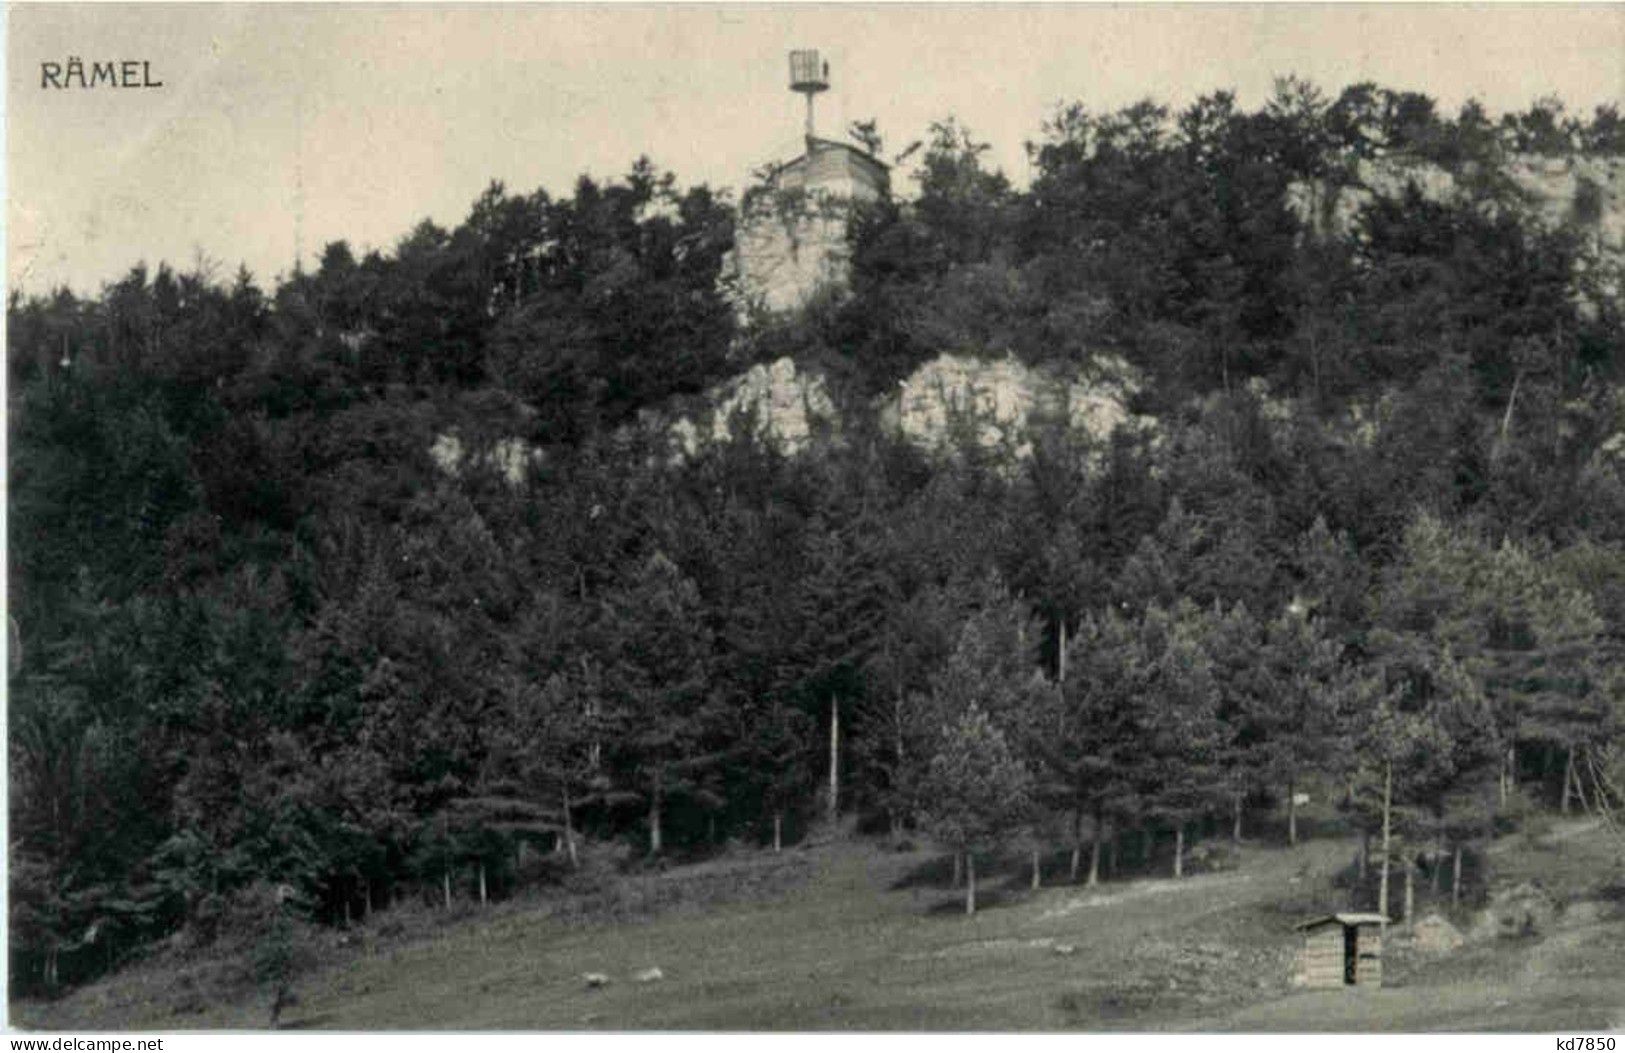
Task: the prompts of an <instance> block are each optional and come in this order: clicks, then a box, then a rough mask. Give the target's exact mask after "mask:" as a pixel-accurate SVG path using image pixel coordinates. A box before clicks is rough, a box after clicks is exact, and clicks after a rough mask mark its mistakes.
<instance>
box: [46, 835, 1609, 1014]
mask: <svg viewBox="0 0 1625 1053" xmlns="http://www.w3.org/2000/svg"><path fill="white" fill-rule="evenodd" d="M1597 842H1598V839H1597V838H1571V839H1568V840H1567V841H1565V842H1564V843H1563V844H1562V846H1561V847H1562V852H1561V853H1560V852H1559V851H1558V850H1557V849H1556V848H1554V847H1552V846H1550V845H1548V846H1545V847H1536V846H1532V845H1521V846H1520V847H1518V848H1516V850H1514V851H1509V852H1504V853H1503V858H1502V859H1500V860H1499V861H1498V863H1497V869H1498V871H1500V872H1501V873H1502V874H1503V876H1513V877H1516V876H1520V875H1521V874H1522V873H1524V872H1530V871H1533V870H1535V869H1537V868H1539V869H1540V870H1541V873H1542V875H1543V876H1545V877H1547V878H1548V881H1550V875H1551V872H1552V867H1553V866H1554V865H1556V866H1557V867H1559V869H1561V868H1565V867H1566V868H1567V870H1568V871H1569V872H1570V873H1569V877H1571V878H1573V879H1574V880H1575V881H1576V882H1580V883H1582V884H1583V883H1584V880H1589V882H1590V883H1591V884H1595V883H1596V881H1597V879H1598V878H1599V877H1600V876H1601V875H1600V873H1599V872H1598V870H1597V867H1598V866H1601V865H1611V864H1612V862H1613V860H1612V858H1611V857H1609V858H1607V859H1603V858H1602V856H1601V855H1600V853H1603V852H1605V851H1611V849H1604V848H1602V847H1600V846H1598V845H1597ZM1352 851H1353V846H1352V844H1351V843H1350V842H1346V841H1340V840H1321V841H1312V842H1309V843H1306V844H1304V845H1301V846H1300V847H1299V848H1297V849H1295V850H1291V851H1288V850H1280V849H1255V850H1250V851H1248V852H1246V853H1245V854H1244V855H1243V858H1242V862H1241V865H1240V866H1239V868H1238V869H1236V870H1235V871H1231V872H1224V873H1217V874H1208V875H1201V876H1196V877H1191V878H1186V879H1185V880H1183V881H1180V882H1174V881H1171V880H1167V879H1143V880H1138V881H1133V882H1126V883H1112V884H1109V885H1107V886H1104V887H1102V888H1101V889H1098V890H1093V891H1091V890H1087V889H1082V888H1074V887H1060V888H1054V889H1045V890H1042V891H1040V892H1037V893H1031V892H1028V891H1026V890H1024V889H1021V888H1019V885H1020V882H1019V880H1018V879H1016V878H1014V877H1013V878H1012V879H1011V884H1012V887H1010V888H1007V889H1005V888H997V887H995V888H993V889H989V890H988V892H989V896H988V897H987V898H988V899H990V900H992V901H993V902H992V903H991V904H990V906H989V909H987V910H985V911H984V912H981V913H978V914H977V915H976V916H975V917H972V918H966V917H964V916H963V915H962V914H960V913H958V912H957V911H956V910H955V909H954V908H955V906H956V903H957V901H956V899H955V897H954V894H953V893H952V892H951V891H950V890H948V889H945V888H942V887H941V886H940V884H937V883H934V882H929V881H924V882H922V881H921V880H919V878H920V876H921V875H922V874H930V873H932V872H934V871H935V870H936V869H937V868H938V864H939V861H938V860H935V859H934V858H933V857H930V856H927V855H925V854H921V853H904V854H897V853H888V852H885V851H882V850H880V849H878V848H876V847H874V846H871V845H866V844H847V845H836V846H827V847H821V848H816V849H811V850H808V851H806V852H805V853H794V854H793V856H794V858H795V860H796V861H797V863H798V864H799V866H800V867H801V868H802V870H804V872H805V874H804V878H803V879H802V880H799V881H796V882H794V883H791V884H789V885H788V887H783V886H782V885H781V886H780V887H777V888H776V889H773V890H770V891H768V892H767V893H765V894H764V895H763V896H762V898H758V899H756V900H755V901H752V902H739V903H733V904H724V905H721V906H713V907H709V908H707V909H703V910H700V909H677V910H671V911H667V912H664V913H661V914H659V915H658V916H656V917H654V918H653V919H651V920H646V921H631V922H621V923H619V924H581V923H574V922H569V921H565V920H561V919H559V918H557V917H551V916H548V915H546V914H544V913H542V912H540V911H536V910H527V909H512V910H508V911H503V912H493V914H492V915H491V916H490V917H487V918H476V919H474V920H471V921H469V922H466V923H463V924H460V925H456V926H452V927H449V928H447V929H445V930H444V931H442V932H441V933H440V934H439V935H438V936H437V937H435V938H434V939H426V940H420V941H418V942H416V943H412V944H408V945H404V946H400V947H398V948H395V949H389V948H387V947H383V948H381V949H375V950H372V951H358V952H356V953H355V954H354V955H353V957H350V958H349V960H346V961H342V962H338V963H336V964H333V965H330V966H327V967H325V968H323V969H321V970H319V971H317V972H315V973H313V974H310V975H307V976H305V977H303V978H302V979H301V980H300V981H299V983H298V985H297V988H298V992H299V994H300V997H301V1000H300V1003H299V1004H298V1005H297V1006H295V1007H294V1008H293V1009H292V1010H290V1011H289V1012H288V1013H287V1014H286V1015H285V1017H284V1024H285V1025H293V1026H304V1027H330V1028H344V1029H371V1028H456V1029H462V1028H510V1029H527V1030H528V1029H546V1030H578V1029H583V1028H608V1029H642V1028H658V1029H704V1030H764V1029H788V1030H818V1029H831V1028H845V1029H910V1030H912V1029H953V1030H980V1029H995V1030H1024V1029H1086V1030H1100V1029H1117V1028H1120V1029H1131V1030H1148V1029H1163V1028H1175V1029H1180V1030H1215V1029H1225V1030H1294V1031H1297V1030H1315V1029H1326V1030H1338V1031H1348V1030H1360V1029H1367V1028H1372V1027H1382V1026H1388V1027H1394V1028H1399V1029H1406V1030H1423V1029H1434V1030H1465V1029H1478V1028H1492V1029H1505V1030H1545V1031H1551V1030H1556V1029H1559V1028H1563V1029H1581V1028H1586V1029H1600V1028H1605V1027H1608V1026H1610V1025H1612V1026H1620V1025H1621V1024H1625V994H1622V993H1621V992H1622V989H1621V985H1620V984H1619V981H1618V979H1617V976H1618V973H1619V971H1620V970H1619V965H1620V963H1621V962H1625V917H1622V916H1621V915H1620V912H1619V910H1618V905H1617V904H1607V905H1604V907H1605V909H1602V910H1601V911H1600V916H1599V912H1598V911H1597V910H1595V909H1593V910H1592V911H1591V912H1590V916H1589V920H1588V921H1587V922H1586V923H1585V924H1576V925H1569V926H1567V927H1563V926H1559V927H1557V928H1556V929H1554V931H1553V932H1551V933H1550V934H1548V935H1544V936H1541V937H1535V938H1530V939H1525V940H1518V941H1495V942H1490V943H1483V944H1471V945H1469V946H1468V947H1467V948H1465V949H1463V950H1462V951H1460V952H1458V953H1457V954H1455V955H1453V956H1451V957H1450V958H1448V959H1446V960H1445V961H1444V962H1443V963H1442V964H1439V963H1431V962H1424V961H1421V960H1417V959H1408V958H1407V957H1406V956H1404V955H1403V953H1396V954H1394V955H1391V959H1392V960H1391V963H1390V972H1391V975H1392V976H1393V979H1394V982H1395V985H1394V986H1393V987H1391V988H1388V989H1384V990H1382V991H1377V992H1372V993H1369V994H1353V993H1348V992H1341V991H1338V992H1322V993H1308V992H1293V991H1291V990H1289V989H1288V987H1287V975H1288V972H1289V962H1290V958H1291V955H1292V952H1293V950H1294V948H1295V939H1294V937H1293V934H1292V931H1291V924H1292V922H1293V921H1295V920H1297V919H1299V918H1301V917H1303V916H1304V915H1305V914H1307V913H1309V912H1311V911H1313V910H1315V909H1319V908H1336V907H1340V906H1342V905H1343V903H1342V900H1341V899H1340V894H1339V893H1337V892H1335V891H1334V890H1332V888H1331V887H1330V885H1329V883H1328V881H1327V878H1328V877H1329V875H1330V874H1331V873H1332V872H1333V871H1334V870H1335V869H1336V868H1337V867H1340V866H1342V865H1344V864H1346V863H1347V861H1348V860H1349V859H1350V857H1351V854H1352ZM1593 857H1596V858H1593ZM786 858H787V859H788V858H790V857H789V855H787V857H786ZM735 866H740V867H769V866H777V867H780V868H782V867H784V866H785V861H784V860H780V861H778V862H775V861H774V860H773V858H772V857H770V856H763V857H761V858H759V859H756V860H750V861H746V862H744V863H740V864H735ZM1583 879H1584V880H1583ZM1580 913H1581V912H1574V913H1573V914H1572V915H1571V917H1578V916H1579V914H1580ZM369 942H370V941H369ZM1068 946H1069V947H1071V948H1075V950H1074V952H1073V953H1070V954H1067V953H1062V951H1063V950H1064V949H1065V948H1066V947H1068ZM650 966H659V967H660V969H661V970H662V971H663V973H664V976H665V978H664V979H663V980H661V981H659V982H656V983H648V984H639V983H635V982H633V981H632V980H631V974H632V973H634V972H635V971H637V970H640V969H644V968H647V967H650ZM587 972H602V973H606V974H608V975H609V976H610V977H611V978H612V981H611V983H610V984H609V985H608V986H606V987H603V988H600V989H588V988H587V987H586V986H585V984H584V983H583V980H582V975H583V974H584V973H587ZM173 979H174V977H173V976H172V975H170V976H166V975H165V973H164V970H163V969H162V967H161V966H158V965H152V966H147V967H137V968H136V969H132V970H128V971H126V972H125V973H123V974H121V975H119V976H116V977H113V978H111V979H110V980H108V981H106V982H104V983H102V984H98V985H93V986H92V987H90V988H87V989H85V990H84V991H80V992H77V993H76V994H74V995H73V996H71V997H69V998H67V999H64V1000H63V1001H61V1002H58V1003H55V1004H52V1005H49V1006H44V1005H25V1006H20V1007H18V1009H19V1010H20V1012H19V1013H18V1014H17V1015H18V1016H19V1017H20V1020H19V1022H21V1023H25V1024H28V1025H30V1026H35V1027H43V1028H57V1027H68V1026H74V1027H79V1028H83V1027H87V1026H90V1027H96V1026H101V1027H123V1028H129V1027H134V1028H152V1029H165V1030H168V1029H174V1028H177V1027H257V1026H262V1025H263V1023H264V1020H265V1008H264V1003H263V999H262V998H259V997H255V996H253V995H248V994H245V995H244V996H243V997H242V998H240V999H238V1000H236V1001H234V1002H232V1003H230V1004H220V1005H211V1006H208V1007H206V1008H204V1009H203V1011H202V1012H193V1013H189V1014H188V1015H184V1016H177V1015H175V1013H174V1009H173V1006H174V999H173V996H172V992H173V990H174V985H173Z"/></svg>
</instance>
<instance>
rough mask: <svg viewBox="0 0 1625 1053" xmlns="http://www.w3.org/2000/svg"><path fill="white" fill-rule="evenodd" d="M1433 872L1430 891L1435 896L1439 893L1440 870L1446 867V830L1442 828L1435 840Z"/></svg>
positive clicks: (1429, 883) (1429, 882) (1430, 879)
mask: <svg viewBox="0 0 1625 1053" xmlns="http://www.w3.org/2000/svg"><path fill="white" fill-rule="evenodd" d="M1431 869H1432V871H1433V873H1432V874H1430V875H1429V876H1428V891H1430V892H1432V893H1433V895H1434V896H1435V897H1437V896H1438V895H1439V871H1441V870H1443V869H1444V830H1443V829H1441V830H1440V831H1439V833H1438V837H1437V838H1436V839H1435V840H1434V842H1433V860H1432V867H1431Z"/></svg>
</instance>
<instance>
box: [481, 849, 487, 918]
mask: <svg viewBox="0 0 1625 1053" xmlns="http://www.w3.org/2000/svg"><path fill="white" fill-rule="evenodd" d="M486 903H487V901H486V898H485V860H483V859H482V860H480V906H481V907H484V906H485V905H486Z"/></svg>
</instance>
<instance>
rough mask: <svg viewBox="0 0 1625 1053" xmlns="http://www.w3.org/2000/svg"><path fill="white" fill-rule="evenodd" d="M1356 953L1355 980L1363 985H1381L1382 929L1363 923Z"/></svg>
mask: <svg viewBox="0 0 1625 1053" xmlns="http://www.w3.org/2000/svg"><path fill="white" fill-rule="evenodd" d="M1355 953H1356V954H1357V956H1358V957H1357V958H1356V960H1355V965H1354V982H1355V983H1357V984H1359V985H1360V986H1362V987H1381V986H1382V930H1381V929H1380V928H1378V927H1377V926H1375V925H1361V926H1360V942H1359V944H1358V946H1357V948H1356V951H1355Z"/></svg>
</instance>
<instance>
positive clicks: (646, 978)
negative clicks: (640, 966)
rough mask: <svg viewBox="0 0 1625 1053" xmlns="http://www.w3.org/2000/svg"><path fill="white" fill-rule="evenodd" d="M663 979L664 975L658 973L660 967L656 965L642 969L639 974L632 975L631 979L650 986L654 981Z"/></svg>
mask: <svg viewBox="0 0 1625 1053" xmlns="http://www.w3.org/2000/svg"><path fill="white" fill-rule="evenodd" d="M665 978H666V974H665V973H663V972H661V971H660V966H658V965H656V966H651V967H650V968H648V969H644V970H642V971H641V972H636V973H633V974H632V979H634V980H636V981H637V982H638V983H640V984H652V983H654V982H655V981H656V980H664V979H665Z"/></svg>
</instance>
